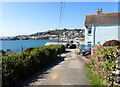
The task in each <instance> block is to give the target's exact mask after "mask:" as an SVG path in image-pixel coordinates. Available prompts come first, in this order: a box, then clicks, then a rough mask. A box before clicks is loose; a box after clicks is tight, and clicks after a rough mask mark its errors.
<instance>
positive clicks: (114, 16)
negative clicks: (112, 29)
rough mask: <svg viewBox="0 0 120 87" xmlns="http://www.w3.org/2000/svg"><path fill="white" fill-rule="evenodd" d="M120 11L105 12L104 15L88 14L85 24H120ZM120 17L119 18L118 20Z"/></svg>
mask: <svg viewBox="0 0 120 87" xmlns="http://www.w3.org/2000/svg"><path fill="white" fill-rule="evenodd" d="M118 16H119V17H120V12H116V13H105V14H102V15H98V14H93V15H86V19H85V26H87V25H93V24H94V25H110V24H120V19H119V18H118ZM118 19H119V20H118Z"/></svg>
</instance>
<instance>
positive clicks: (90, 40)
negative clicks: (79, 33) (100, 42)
mask: <svg viewBox="0 0 120 87" xmlns="http://www.w3.org/2000/svg"><path fill="white" fill-rule="evenodd" d="M84 29H85V45H88V42H92V35H91V36H88V29H87V28H86V27H85V28H84Z"/></svg>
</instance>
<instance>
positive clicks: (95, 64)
mask: <svg viewBox="0 0 120 87" xmlns="http://www.w3.org/2000/svg"><path fill="white" fill-rule="evenodd" d="M92 50H93V51H92V55H91V58H90V60H89V61H86V62H84V64H85V65H86V66H87V67H88V68H90V69H91V71H92V72H93V74H94V75H96V76H98V77H99V78H102V79H103V80H106V81H107V82H108V83H110V84H111V85H112V81H113V75H112V71H114V69H115V65H116V63H115V61H116V60H117V57H118V55H117V54H118V50H117V48H116V47H112V48H110V47H103V46H102V45H97V46H95V47H94V48H93V49H92Z"/></svg>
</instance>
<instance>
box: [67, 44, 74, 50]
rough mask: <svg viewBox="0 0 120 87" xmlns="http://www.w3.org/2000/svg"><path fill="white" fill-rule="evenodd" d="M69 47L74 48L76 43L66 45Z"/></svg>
mask: <svg viewBox="0 0 120 87" xmlns="http://www.w3.org/2000/svg"><path fill="white" fill-rule="evenodd" d="M68 47H69V48H70V49H75V48H76V44H71V45H69V46H68Z"/></svg>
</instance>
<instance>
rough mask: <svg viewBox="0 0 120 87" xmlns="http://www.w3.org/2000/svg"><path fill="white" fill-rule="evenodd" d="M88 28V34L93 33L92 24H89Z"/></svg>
mask: <svg viewBox="0 0 120 87" xmlns="http://www.w3.org/2000/svg"><path fill="white" fill-rule="evenodd" d="M87 29H88V34H91V33H92V26H88V27H87Z"/></svg>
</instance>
